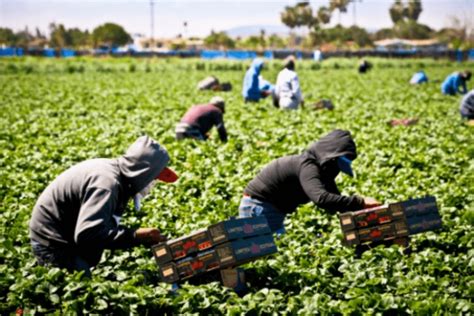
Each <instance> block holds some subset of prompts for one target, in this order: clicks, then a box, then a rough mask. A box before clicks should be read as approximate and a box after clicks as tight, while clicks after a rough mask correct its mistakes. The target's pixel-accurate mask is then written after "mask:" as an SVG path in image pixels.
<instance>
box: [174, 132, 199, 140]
mask: <svg viewBox="0 0 474 316" xmlns="http://www.w3.org/2000/svg"><path fill="white" fill-rule="evenodd" d="M185 138H192V139H198V140H206V138H205V137H204V136H202V134H201V133H200V132H192V133H188V132H185V133H176V139H177V140H182V139H185Z"/></svg>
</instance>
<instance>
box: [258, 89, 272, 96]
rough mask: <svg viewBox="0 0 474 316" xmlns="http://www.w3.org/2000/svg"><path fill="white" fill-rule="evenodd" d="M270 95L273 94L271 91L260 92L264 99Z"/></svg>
mask: <svg viewBox="0 0 474 316" xmlns="http://www.w3.org/2000/svg"><path fill="white" fill-rule="evenodd" d="M270 94H272V92H271V91H270V90H262V91H260V95H261V96H262V97H264V98H265V97H267V96H269V95H270Z"/></svg>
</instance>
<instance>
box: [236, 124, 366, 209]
mask: <svg viewBox="0 0 474 316" xmlns="http://www.w3.org/2000/svg"><path fill="white" fill-rule="evenodd" d="M344 155H345V156H347V157H348V158H350V159H352V160H353V159H355V158H356V157H357V152H356V146H355V143H354V141H353V140H352V137H351V134H350V133H349V132H348V131H343V130H334V131H332V132H331V133H329V134H328V135H326V136H324V137H322V138H321V139H320V140H319V141H317V142H315V143H314V144H312V145H311V146H310V147H309V148H308V150H306V151H305V152H304V153H303V154H301V155H293V156H286V157H282V158H279V159H276V160H274V161H273V162H271V163H270V164H268V165H267V166H266V167H265V168H264V169H263V170H262V171H261V172H260V173H259V174H258V175H257V177H255V178H254V179H253V180H252V181H250V183H249V184H248V186H247V187H246V188H245V191H244V192H245V193H246V194H247V195H250V196H251V197H253V198H256V199H258V200H261V201H264V202H269V203H271V204H273V206H275V207H276V208H277V209H278V210H280V211H281V212H284V213H291V212H294V211H295V210H296V208H297V207H298V206H299V205H301V204H306V203H308V202H310V201H312V202H314V203H315V204H316V205H317V206H319V207H321V208H323V209H325V210H327V211H329V212H331V213H335V212H341V211H354V210H359V209H362V208H363V206H364V200H363V198H361V197H359V196H351V197H348V196H343V195H341V194H340V192H339V190H338V188H337V186H336V182H335V178H336V176H337V174H338V173H339V167H338V165H337V160H336V158H337V157H341V156H344Z"/></svg>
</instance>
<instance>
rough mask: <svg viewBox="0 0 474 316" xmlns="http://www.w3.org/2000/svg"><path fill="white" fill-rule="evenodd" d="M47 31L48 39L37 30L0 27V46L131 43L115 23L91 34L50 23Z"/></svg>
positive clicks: (79, 46)
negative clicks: (16, 29)
mask: <svg viewBox="0 0 474 316" xmlns="http://www.w3.org/2000/svg"><path fill="white" fill-rule="evenodd" d="M49 30H50V33H49V37H47V36H46V35H45V34H43V33H41V32H40V30H39V29H36V30H35V32H34V33H32V32H30V31H29V30H28V29H27V28H26V29H25V30H22V31H19V32H16V33H15V32H13V31H12V30H11V29H9V28H4V27H0V44H4V45H7V46H15V47H23V48H29V47H44V46H46V45H48V46H50V47H53V48H74V49H86V48H90V47H94V48H96V47H101V46H107V47H115V46H122V45H125V44H127V43H130V42H131V41H132V37H131V36H130V34H128V33H127V32H126V31H125V29H124V28H123V27H122V26H120V25H118V24H115V23H105V24H102V25H99V26H98V27H96V28H95V29H93V30H92V32H89V31H88V30H85V31H82V30H80V29H78V28H66V27H65V26H64V25H63V24H55V23H51V24H50V25H49Z"/></svg>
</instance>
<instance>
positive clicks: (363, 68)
mask: <svg viewBox="0 0 474 316" xmlns="http://www.w3.org/2000/svg"><path fill="white" fill-rule="evenodd" d="M370 68H372V64H371V63H369V62H368V61H367V60H365V59H363V60H362V61H361V62H360V63H359V73H361V74H365V73H366V72H367V71H369V70H370Z"/></svg>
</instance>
